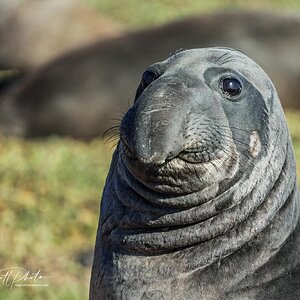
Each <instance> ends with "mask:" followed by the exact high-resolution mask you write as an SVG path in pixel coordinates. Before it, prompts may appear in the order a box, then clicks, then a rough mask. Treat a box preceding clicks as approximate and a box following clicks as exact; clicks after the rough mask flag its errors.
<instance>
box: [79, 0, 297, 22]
mask: <svg viewBox="0 0 300 300" xmlns="http://www.w3.org/2000/svg"><path fill="white" fill-rule="evenodd" d="M85 1H87V2H89V3H91V4H93V5H95V6H96V7H97V8H98V9H99V11H101V12H102V13H103V14H105V15H107V16H108V17H110V18H112V19H114V20H116V21H117V22H119V23H121V24H124V25H125V26H127V27H132V28H135V27H145V26H149V25H153V24H157V23H163V22H167V21H170V20H173V19H176V18H180V17H183V16H187V15H196V14H199V13H203V12H210V11H216V10H222V9H228V10H232V9H273V10H280V11H283V10H284V11H295V10H299V9H300V1H298V0H286V1H284V0H252V1H244V0H210V1H203V0H152V1H139V0H85Z"/></svg>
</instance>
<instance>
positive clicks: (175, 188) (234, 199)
mask: <svg viewBox="0 0 300 300" xmlns="http://www.w3.org/2000/svg"><path fill="white" fill-rule="evenodd" d="M299 201H300V199H299V192H298V188H297V180H296V168H295V159H294V154H293V149H292V143H291V138H290V135H289V132H288V129H287V125H286V121H285V118H284V114H283V111H282V107H281V104H280V101H279V98H278V95H277V93H276V90H275V88H274V86H273V84H272V82H271V80H270V79H269V77H268V76H267V75H266V73H265V72H264V71H263V70H262V69H261V68H260V67H259V66H258V65H257V64H256V63H255V62H254V61H252V60H251V59H249V58H248V57H247V56H245V55H244V54H242V53H241V52H238V51H235V50H232V49H228V48H219V47H216V48H202V49H193V50H187V51H182V52H179V53H176V54H175V55H173V56H172V57H170V58H169V59H167V60H166V61H163V62H160V63H156V64H154V65H152V66H150V67H149V68H148V69H147V70H146V71H145V73H144V75H143V77H142V80H141V83H140V86H139V87H138V89H137V93H136V97H135V101H134V104H133V106H132V107H131V108H130V109H129V110H128V111H127V113H126V114H125V116H124V118H123V120H122V122H121V125H120V141H119V143H118V146H117V149H116V151H115V153H114V155H113V160H112V163H111V168H110V171H109V174H108V177H107V180H106V185H105V188H104V192H103V197H102V202H101V212H100V216H101V217H100V221H99V227H98V233H97V240H96V246H95V253H94V262H93V269H92V275H91V284H90V299H174V300H175V299H202V300H203V299H261V300H262V299H273V300H274V299H278V300H279V299H290V300H292V299H299V297H300V284H299V282H300V281H299V280H300V234H299V233H300V230H299Z"/></svg>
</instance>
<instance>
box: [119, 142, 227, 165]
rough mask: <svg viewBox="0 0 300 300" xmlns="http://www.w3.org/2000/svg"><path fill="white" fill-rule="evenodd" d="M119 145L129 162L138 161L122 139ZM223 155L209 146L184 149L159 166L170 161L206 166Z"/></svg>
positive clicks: (217, 149) (222, 152)
mask: <svg viewBox="0 0 300 300" xmlns="http://www.w3.org/2000/svg"><path fill="white" fill-rule="evenodd" d="M120 145H121V148H122V150H123V151H122V154H123V155H125V156H126V157H128V158H129V159H130V160H135V161H138V158H137V157H136V155H135V154H134V152H133V151H132V150H131V149H130V147H129V146H128V144H127V143H126V141H125V140H124V139H122V138H121V139H120ZM224 155H225V152H224V151H223V150H222V149H219V148H213V147H209V146H206V147H205V146H204V147H200V148H199V147H198V148H192V147H190V148H186V149H184V150H182V151H181V152H179V153H178V154H177V155H176V156H173V157H172V156H169V157H166V159H165V162H164V163H162V164H161V165H160V166H162V165H165V164H167V163H169V162H171V161H172V160H175V159H176V160H178V159H179V160H182V161H184V162H185V163H191V164H206V163H209V162H211V161H215V160H217V159H221V158H222V157H223V156H224ZM139 163H140V164H145V163H144V162H142V161H139ZM147 165H149V163H148V164H147Z"/></svg>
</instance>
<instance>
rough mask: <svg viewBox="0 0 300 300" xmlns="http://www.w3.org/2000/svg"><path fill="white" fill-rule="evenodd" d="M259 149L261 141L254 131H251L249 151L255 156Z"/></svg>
mask: <svg viewBox="0 0 300 300" xmlns="http://www.w3.org/2000/svg"><path fill="white" fill-rule="evenodd" d="M260 151H261V142H260V138H259V135H258V133H257V132H256V131H252V132H251V135H250V142H249V152H250V154H251V156H252V157H256V156H257V155H258V154H259V153H260Z"/></svg>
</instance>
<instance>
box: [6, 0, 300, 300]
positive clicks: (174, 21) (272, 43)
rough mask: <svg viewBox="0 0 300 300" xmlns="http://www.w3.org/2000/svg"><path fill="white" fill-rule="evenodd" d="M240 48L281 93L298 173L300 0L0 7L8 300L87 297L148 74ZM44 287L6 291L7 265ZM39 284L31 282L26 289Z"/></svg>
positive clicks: (10, 1)
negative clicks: (112, 185) (98, 240)
mask: <svg viewBox="0 0 300 300" xmlns="http://www.w3.org/2000/svg"><path fill="white" fill-rule="evenodd" d="M207 46H227V47H234V48H236V49H239V50H241V51H243V52H244V53H245V54H247V55H249V56H250V57H252V58H253V59H254V60H255V61H257V62H258V63H259V64H260V65H262V67H263V68H264V69H265V70H266V71H267V73H268V74H269V76H270V77H271V79H272V80H273V81H274V83H275V86H276V88H277V90H278V93H279V95H280V99H281V101H282V105H283V107H284V110H285V112H286V117H287V121H288V124H289V128H290V131H291V134H292V138H293V143H294V149H295V154H296V159H297V161H298V169H297V171H298V176H299V175H300V60H299V53H300V2H299V1H298V0H287V1H283V0H252V1H251V2H249V1H242V0H241V1H239V0H222V1H221V0H210V1H199V0H173V1H171V0H160V1H158V0H153V1H142V0H139V1H138V0H0V178H1V181H0V239H1V240H0V241H1V242H0V299H14V300H18V299H25V300H26V299H87V298H88V288H89V276H90V268H91V263H92V256H93V247H94V241H95V236H96V230H97V222H98V213H99V203H100V197H101V193H102V188H103V185H104V181H105V178H106V174H107V170H108V167H109V164H110V159H111V155H112V151H113V142H110V141H108V142H105V140H107V139H109V134H108V135H106V138H104V140H103V139H102V134H103V133H104V132H105V130H107V129H109V128H110V127H111V126H115V125H118V124H119V122H120V121H119V120H120V119H121V118H122V115H123V114H124V113H125V112H126V110H127V109H128V107H129V106H130V105H131V103H132V100H133V97H134V94H135V90H136V88H137V86H138V84H139V80H140V76H141V74H142V73H143V70H144V69H145V68H146V67H147V66H148V65H150V64H152V63H153V62H156V61H159V60H164V59H166V58H167V57H169V56H170V54H172V53H175V51H176V50H178V49H181V48H183V49H189V48H195V47H207ZM11 267H22V268H25V269H26V270H29V271H30V272H37V271H39V270H40V271H41V272H42V273H43V274H44V276H47V277H50V278H48V279H47V284H48V286H44V287H38V286H26V287H24V286H23V287H17V286H14V287H13V289H9V287H7V286H5V284H6V283H7V281H5V278H4V275H5V274H6V273H5V272H3V271H1V270H2V269H4V268H11ZM28 282H30V283H31V282H32V281H28Z"/></svg>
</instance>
